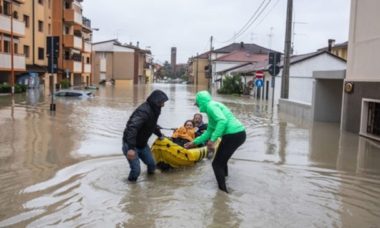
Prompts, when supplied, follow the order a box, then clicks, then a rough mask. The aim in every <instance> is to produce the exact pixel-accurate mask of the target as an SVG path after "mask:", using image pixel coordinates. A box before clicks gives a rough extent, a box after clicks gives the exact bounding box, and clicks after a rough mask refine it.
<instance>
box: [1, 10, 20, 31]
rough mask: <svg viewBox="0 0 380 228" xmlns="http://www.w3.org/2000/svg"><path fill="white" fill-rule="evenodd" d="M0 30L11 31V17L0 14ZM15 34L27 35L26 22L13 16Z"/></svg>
mask: <svg viewBox="0 0 380 228" xmlns="http://www.w3.org/2000/svg"><path fill="white" fill-rule="evenodd" d="M0 30H2V31H4V32H6V33H9V34H10V33H11V17H10V16H6V15H3V14H0ZM13 34H14V35H15V36H24V35H25V23H24V22H22V21H19V20H17V19H15V18H13Z"/></svg>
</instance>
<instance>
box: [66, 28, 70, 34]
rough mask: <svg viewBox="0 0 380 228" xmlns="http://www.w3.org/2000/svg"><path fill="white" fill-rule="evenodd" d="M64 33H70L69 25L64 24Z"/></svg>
mask: <svg viewBox="0 0 380 228" xmlns="http://www.w3.org/2000/svg"><path fill="white" fill-rule="evenodd" d="M65 34H66V35H68V34H70V27H69V26H65Z"/></svg>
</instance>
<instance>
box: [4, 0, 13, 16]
mask: <svg viewBox="0 0 380 228" xmlns="http://www.w3.org/2000/svg"><path fill="white" fill-rule="evenodd" d="M3 12H4V14H5V15H8V16H10V15H11V5H10V3H9V2H7V1H4V10H3Z"/></svg>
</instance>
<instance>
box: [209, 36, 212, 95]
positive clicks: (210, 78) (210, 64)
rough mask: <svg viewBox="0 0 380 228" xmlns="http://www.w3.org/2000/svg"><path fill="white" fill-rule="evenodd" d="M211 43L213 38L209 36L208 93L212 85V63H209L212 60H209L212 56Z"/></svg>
mask: <svg viewBox="0 0 380 228" xmlns="http://www.w3.org/2000/svg"><path fill="white" fill-rule="evenodd" d="M212 41H213V37H212V36H211V37H210V55H209V58H208V64H209V72H210V73H209V78H208V90H209V91H211V83H212V78H213V77H212V74H213V72H212V62H211V60H212V58H211V56H212Z"/></svg>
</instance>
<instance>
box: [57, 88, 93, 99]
mask: <svg viewBox="0 0 380 228" xmlns="http://www.w3.org/2000/svg"><path fill="white" fill-rule="evenodd" d="M54 95H55V96H57V97H83V98H84V97H92V96H93V94H92V92H91V91H86V90H68V89H63V90H59V91H57V92H55V93H54Z"/></svg>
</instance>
